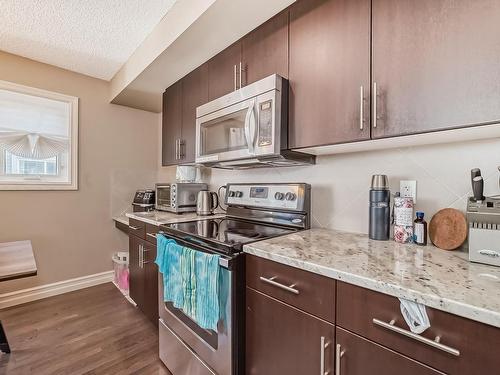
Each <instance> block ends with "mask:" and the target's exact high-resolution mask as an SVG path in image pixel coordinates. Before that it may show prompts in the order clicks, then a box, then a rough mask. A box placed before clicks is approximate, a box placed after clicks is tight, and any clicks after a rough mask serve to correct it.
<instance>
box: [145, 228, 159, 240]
mask: <svg viewBox="0 0 500 375" xmlns="http://www.w3.org/2000/svg"><path fill="white" fill-rule="evenodd" d="M145 231H146V232H145V236H146V237H145V238H146V241H148V242H151V243H152V244H153V245H156V234H157V233H158V232H159V231H160V227H158V226H156V225H153V224H146V229H145Z"/></svg>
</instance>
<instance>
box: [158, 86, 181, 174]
mask: <svg viewBox="0 0 500 375" xmlns="http://www.w3.org/2000/svg"><path fill="white" fill-rule="evenodd" d="M181 106H182V85H181V82H180V81H178V82H176V83H174V84H173V85H172V86H170V87H169V88H168V89H167V90H166V91H165V92H164V93H163V113H162V140H161V144H162V165H173V164H177V163H179V141H180V139H181V126H182V107H181Z"/></svg>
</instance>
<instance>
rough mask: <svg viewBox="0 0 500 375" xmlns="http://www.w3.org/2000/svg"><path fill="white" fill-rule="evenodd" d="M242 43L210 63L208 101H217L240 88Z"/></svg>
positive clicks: (215, 57)
mask: <svg viewBox="0 0 500 375" xmlns="http://www.w3.org/2000/svg"><path fill="white" fill-rule="evenodd" d="M240 62H241V43H240V41H238V42H236V43H234V44H233V45H231V46H229V47H227V48H226V49H225V50H224V51H222V52H220V53H219V54H218V55H215V56H214V57H212V58H211V59H210V60H209V61H208V99H209V100H213V99H217V98H219V97H221V96H223V95H226V94H228V93H230V92H231V91H234V90H237V89H238V88H239V77H240V74H239V71H240Z"/></svg>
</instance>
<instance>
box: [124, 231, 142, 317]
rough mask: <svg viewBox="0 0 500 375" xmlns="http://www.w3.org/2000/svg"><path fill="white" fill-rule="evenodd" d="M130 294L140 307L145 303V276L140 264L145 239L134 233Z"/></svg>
mask: <svg viewBox="0 0 500 375" xmlns="http://www.w3.org/2000/svg"><path fill="white" fill-rule="evenodd" d="M128 239H129V245H128V251H129V265H128V267H129V294H130V298H132V299H133V300H134V302H135V303H136V304H137V306H138V307H139V308H140V307H141V306H143V305H144V277H143V272H142V269H141V267H140V264H139V259H140V255H139V254H140V251H141V246H142V245H143V243H144V242H145V241H144V240H142V239H140V238H139V237H136V236H134V235H129V237H128Z"/></svg>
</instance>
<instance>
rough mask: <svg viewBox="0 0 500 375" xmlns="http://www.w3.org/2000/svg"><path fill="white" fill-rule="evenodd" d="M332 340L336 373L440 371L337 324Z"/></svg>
mask: <svg viewBox="0 0 500 375" xmlns="http://www.w3.org/2000/svg"><path fill="white" fill-rule="evenodd" d="M336 340H337V342H336V347H335V349H336V350H335V351H336V356H337V360H338V361H339V363H338V364H337V373H336V375H369V374H373V375H377V374H384V375H402V374H404V375H436V374H444V373H443V372H439V371H436V370H434V369H432V368H430V367H427V366H425V365H423V364H421V363H419V362H416V361H414V360H413V359H410V358H408V357H405V356H402V355H401V354H398V353H396V352H395V351H392V350H390V349H387V348H385V347H383V346H381V345H378V344H376V343H374V342H372V341H369V340H366V339H364V338H362V337H361V336H358V335H355V334H353V333H350V332H348V331H346V330H343V329H342V328H339V327H337V329H336ZM339 370H340V371H339Z"/></svg>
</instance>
